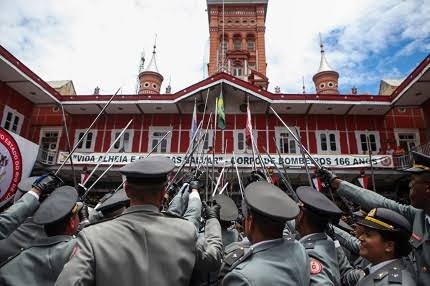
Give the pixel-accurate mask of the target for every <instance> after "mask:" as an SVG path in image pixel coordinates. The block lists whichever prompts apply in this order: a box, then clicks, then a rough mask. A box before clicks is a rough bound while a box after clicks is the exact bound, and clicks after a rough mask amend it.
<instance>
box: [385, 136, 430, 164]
mask: <svg viewBox="0 0 430 286" xmlns="http://www.w3.org/2000/svg"><path fill="white" fill-rule="evenodd" d="M412 151H417V152H420V153H423V154H426V155H430V142H427V143H425V144H423V145H420V146H416V147H415V148H413V150H412ZM393 164H394V168H396V169H398V170H403V169H407V168H409V167H411V166H412V164H413V161H412V153H411V152H408V153H407V154H405V155H402V156H396V155H393Z"/></svg>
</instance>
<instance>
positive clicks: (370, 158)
mask: <svg viewBox="0 0 430 286" xmlns="http://www.w3.org/2000/svg"><path fill="white" fill-rule="evenodd" d="M366 141H367V150H368V151H369V160H370V172H371V174H372V189H373V191H374V192H375V193H376V183H375V173H374V172H373V162H372V149H371V148H370V140H369V135H368V134H366Z"/></svg>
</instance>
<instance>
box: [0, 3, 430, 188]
mask: <svg viewBox="0 0 430 286" xmlns="http://www.w3.org/2000/svg"><path fill="white" fill-rule="evenodd" d="M221 3H222V1H221V0H207V4H208V21H209V33H210V54H209V64H208V73H209V76H208V78H206V79H204V80H202V81H199V82H196V83H195V84H193V85H191V86H188V87H184V88H183V89H181V90H179V91H177V92H174V93H171V92H170V87H168V88H167V89H166V90H167V92H166V93H160V90H161V86H162V82H163V76H162V74H161V73H160V72H159V71H158V68H157V65H156V53H155V50H154V53H153V55H152V58H151V61H150V63H149V64H148V65H147V66H145V65H144V63H142V67H143V68H142V70H141V73H140V75H139V81H140V88H139V93H138V94H130V95H117V96H115V97H114V99H113V101H112V102H111V104H110V105H109V106H108V108H107V109H106V110H105V112H104V114H102V115H101V117H100V118H99V120H98V121H97V122H96V123H95V125H94V126H93V127H92V128H91V130H90V132H89V133H88V134H87V136H86V137H85V138H84V140H83V142H82V143H81V144H80V145H79V146H78V148H77V150H76V154H74V156H73V157H72V158H73V163H74V169H75V170H76V172H77V174H76V176H79V175H80V173H81V172H82V170H83V168H85V167H87V168H88V169H89V170H91V169H92V168H93V166H95V165H96V164H97V163H98V160H99V159H100V157H101V156H102V155H103V153H105V152H106V151H107V150H108V149H109V147H110V146H111V144H112V143H113V141H114V140H115V139H116V136H118V134H119V133H120V131H121V130H122V129H123V128H124V126H125V125H126V124H127V122H129V120H130V119H133V122H132V123H131V125H130V127H129V128H128V130H127V131H126V132H125V134H124V135H123V136H122V137H121V139H120V140H119V141H118V143H117V144H116V145H115V146H113V148H112V149H111V152H110V153H109V155H108V156H107V157H106V158H105V162H103V163H102V164H101V167H100V168H99V170H100V171H98V172H97V174H100V173H101V171H102V170H104V169H106V168H107V167H108V166H109V165H110V164H111V163H114V166H113V168H112V169H111V171H110V173H109V174H108V175H107V176H106V177H104V178H103V180H102V181H101V182H100V184H99V185H98V187H96V188H98V189H103V190H108V189H113V188H115V187H116V186H117V185H118V184H119V183H120V181H121V177H120V175H119V173H118V172H117V169H118V168H119V167H120V166H122V165H124V164H126V163H128V162H130V161H132V160H136V159H137V158H139V157H140V156H144V155H145V154H146V153H147V152H149V151H150V150H151V149H152V147H153V146H155V145H156V144H157V143H158V142H159V140H161V138H162V137H163V136H164V135H165V134H166V132H169V131H171V133H169V135H168V136H167V137H166V138H165V139H164V140H163V142H162V143H161V144H160V145H159V146H158V148H157V150H156V153H161V154H165V155H166V156H169V157H171V158H172V160H174V161H175V163H176V164H177V165H178V166H180V165H181V162H182V161H183V159H184V156H185V154H186V152H187V149H188V147H189V145H190V140H191V137H192V135H191V131H190V128H191V124H192V122H191V121H192V113H193V109H194V102H196V104H197V110H198V114H197V118H198V121H199V122H200V121H201V120H202V117H203V111H204V106H205V101H206V97H207V98H208V100H207V108H206V112H205V118H204V119H203V120H204V123H203V124H202V125H203V126H204V128H206V126H207V121H208V118H209V115H210V114H211V113H212V114H213V113H214V112H215V100H216V98H217V97H218V96H219V95H220V93H221V91H222V94H223V97H224V107H225V114H226V116H225V122H226V127H225V129H223V130H221V129H219V128H217V129H216V130H214V126H213V125H209V132H208V134H209V136H208V139H207V140H206V142H205V144H203V145H204V146H203V147H202V148H203V149H204V150H206V151H207V150H208V149H210V150H214V154H212V153H210V155H208V156H203V158H207V160H208V159H210V160H212V159H213V158H214V159H215V164H216V166H219V167H222V166H224V162H225V161H227V162H231V158H232V156H233V152H234V154H235V156H236V157H237V165H238V167H239V168H240V171H241V172H242V173H244V174H246V173H249V172H250V171H251V170H252V168H253V162H252V159H253V155H252V152H251V149H250V148H249V147H247V146H246V143H245V141H246V140H245V125H246V114H247V113H246V103H247V99H248V98H249V102H250V110H251V114H252V116H251V117H252V118H251V122H252V125H253V134H254V137H255V140H256V143H257V145H258V149H259V153H260V154H261V155H262V158H263V160H264V161H265V163H266V164H267V165H272V166H273V164H272V163H271V162H270V160H269V158H268V156H267V155H266V153H265V150H267V151H268V153H270V155H271V156H272V157H273V159H274V160H275V162H276V163H277V164H278V165H279V167H280V168H282V167H281V164H280V163H281V162H280V158H279V156H278V154H277V150H276V149H277V148H276V147H278V149H279V150H280V152H281V158H282V161H283V162H284V163H285V167H287V172H288V175H289V178H290V179H291V181H292V183H293V185H300V184H306V183H307V180H308V178H307V176H306V172H305V168H304V162H303V159H302V155H301V154H300V148H299V146H298V144H297V143H296V142H295V141H294V140H293V138H292V136H291V134H289V133H288V132H287V130H286V129H285V128H284V126H283V125H282V124H281V122H280V121H279V120H278V119H277V118H276V117H275V115H274V114H273V113H272V112H271V111H270V107H272V108H273V109H274V110H276V112H277V113H278V114H279V115H280V116H281V117H282V119H283V120H284V121H285V122H286V123H287V124H288V125H289V126H290V127H292V128H293V129H294V131H295V132H297V133H296V135H298V136H299V137H300V138H301V141H302V142H303V144H304V146H305V147H306V148H307V149H308V150H309V152H310V153H311V154H313V155H314V156H315V158H317V160H319V161H320V163H322V164H324V165H328V166H329V167H331V168H333V169H336V173H338V174H339V175H341V176H344V178H346V179H348V180H353V179H355V178H357V177H359V176H360V172H361V171H362V170H365V174H366V176H368V180H367V179H366V180H364V181H369V188H372V186H371V185H372V180H371V178H370V175H371V173H372V172H371V169H373V174H374V179H375V182H376V188H377V191H383V192H386V191H387V192H389V191H391V192H397V191H401V190H406V189H407V185H405V184H404V180H402V177H403V174H402V173H401V172H399V171H398V169H400V168H402V167H405V166H406V165H407V164H408V163H409V156H408V151H410V150H411V149H414V148H415V149H419V150H423V151H425V152H428V151H430V150H427V149H428V146H429V145H428V142H429V139H430V130H429V126H430V55H429V56H427V57H426V58H425V59H423V61H422V62H421V63H419V64H418V66H417V67H416V68H415V70H414V71H413V72H412V73H411V74H410V75H409V76H408V77H407V78H406V79H405V80H404V81H403V82H402V83H401V84H400V85H399V86H397V87H395V88H392V89H394V90H393V91H387V90H390V86H389V85H388V84H387V83H384V84H381V92H380V93H381V94H378V95H361V94H357V90H356V89H353V90H352V91H351V93H350V94H340V93H339V91H338V78H339V76H341V75H339V74H338V73H337V72H336V71H335V70H334V69H332V68H331V67H330V66H329V64H328V61H327V59H326V55H325V53H324V50H323V47H322V46H321V62H320V66H319V69H318V71H317V72H316V74H315V75H314V77H313V80H314V83H315V90H316V93H315V94H309V93H307V94H284V93H276V92H275V93H272V92H270V91H268V85H269V78H268V77H267V75H266V66H267V63H266V50H265V19H266V10H267V3H268V0H247V1H246V0H236V1H235V0H232V1H226V3H225V10H224V15H223V10H222V5H221ZM223 31H224V33H223ZM315 65H316V66H317V65H318V63H316V64H315ZM387 87H388V88H387ZM111 96H112V94H111V95H100V94H93V95H75V94H72V95H68V94H60V93H59V92H58V91H57V90H56V89H54V88H52V87H51V86H50V85H49V84H48V83H47V82H45V81H44V80H43V79H41V78H40V77H38V76H37V75H36V74H35V73H33V72H32V71H31V70H30V69H28V68H27V67H26V66H25V64H24V63H22V62H20V61H19V60H18V59H16V58H15V57H14V56H13V55H12V54H10V53H9V52H8V51H7V50H5V49H4V48H3V47H0V98H1V101H0V122H1V127H3V128H4V129H7V130H9V131H10V132H13V133H16V134H18V135H20V136H22V137H24V138H26V139H28V140H31V141H33V142H35V143H37V144H39V146H40V151H39V157H38V162H37V164H36V165H35V168H34V172H36V173H37V172H41V170H42V169H52V170H55V169H57V168H58V166H59V165H60V163H61V162H62V161H63V160H64V158H65V156H66V155H67V150H68V146H67V145H68V144H67V142H68V140H67V137H69V139H70V142H71V145H75V144H76V143H77V141H78V140H79V139H80V137H82V135H83V133H84V132H85V130H86V129H87V128H88V127H89V126H90V124H91V122H92V121H93V120H94V118H95V117H96V116H97V115H98V114H99V112H100V111H101V109H102V108H103V106H104V105H105V104H106V103H107V101H108V100H109V98H110V97H111ZM62 108H64V113H65V118H66V126H67V128H66V126H65V125H64V124H63V112H62ZM67 131H68V133H67ZM213 141H214V146H213V148H212V145H213V144H212V142H213ZM397 146H401V147H402V148H403V151H404V152H403V151H402V150H400V148H397V150H395V149H396V147H397ZM202 148H200V149H199V150H198V152H197V155H196V157H198V156H200V154H201V152H202ZM369 148H370V149H371V151H372V152H371V156H372V164H370V160H369V158H370V156H369V152H368V150H369ZM391 149H392V150H391ZM120 150H123V152H119V151H120ZM204 150H203V151H204ZM391 151H393V152H394V151H395V152H397V153H396V155H395V156H392V155H391V153H392V152H391ZM387 153H390V154H387ZM308 163H309V166H310V167H312V164H311V163H310V162H308ZM193 164H194V163H193ZM193 164H192V165H193ZM188 166H189V165H188V164H187V168H188ZM257 166H259V164H257ZM311 172H313V171H312V169H311ZM275 173H276V170H275ZM61 174H62V175H63V176H64V177H65V178H66V180H69V181H72V174H73V172H72V167H71V165H70V164H69V163H66V165H65V167H64V169H63V171H62V172H61ZM226 177H227V178H230V179H231V180H233V181H234V180H235V178H236V176H235V173H232V171H229V172H228V173H227V176H226ZM232 185H233V184H232Z"/></svg>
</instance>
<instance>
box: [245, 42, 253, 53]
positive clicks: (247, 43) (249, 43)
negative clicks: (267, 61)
mask: <svg viewBox="0 0 430 286" xmlns="http://www.w3.org/2000/svg"><path fill="white" fill-rule="evenodd" d="M251 43H252V44H251ZM246 49H247V51H248V52H255V39H248V40H247V41H246Z"/></svg>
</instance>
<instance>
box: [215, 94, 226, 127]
mask: <svg viewBox="0 0 430 286" xmlns="http://www.w3.org/2000/svg"><path fill="white" fill-rule="evenodd" d="M216 106H217V108H216V110H217V117H218V127H219V129H223V130H224V129H225V112H224V96H223V95H222V89H221V93H220V95H219V97H218V100H217V104H216Z"/></svg>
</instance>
